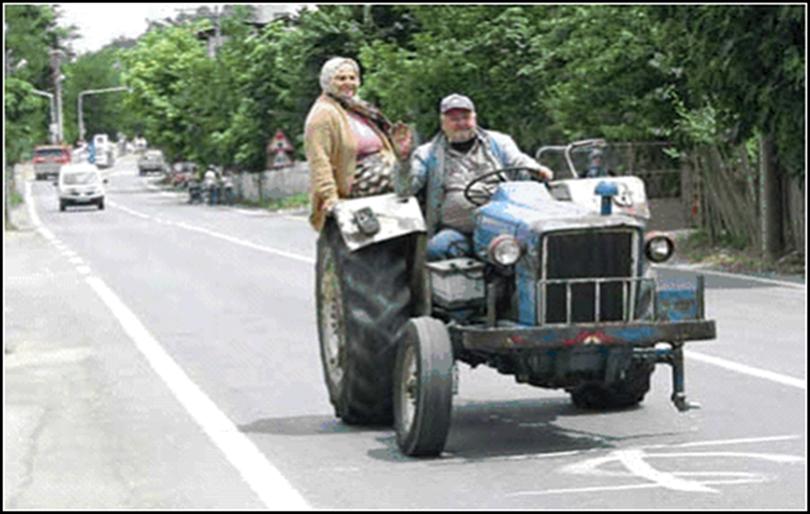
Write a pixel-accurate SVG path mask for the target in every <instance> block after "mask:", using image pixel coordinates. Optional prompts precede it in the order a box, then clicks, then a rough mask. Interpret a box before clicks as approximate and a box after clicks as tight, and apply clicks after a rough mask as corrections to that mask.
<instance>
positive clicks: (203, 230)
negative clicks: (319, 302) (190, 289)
mask: <svg viewBox="0 0 810 514" xmlns="http://www.w3.org/2000/svg"><path fill="white" fill-rule="evenodd" d="M109 204H110V205H111V206H113V207H115V208H118V209H121V210H122V211H124V212H126V213H128V214H132V215H133V216H137V217H139V218H143V219H148V220H152V221H158V220H157V219H155V218H152V217H151V216H147V215H146V214H141V213H140V212H137V211H134V210H132V209H130V208H128V207H124V206H123V205H119V204H117V203H114V202H109ZM158 223H160V222H159V221H158ZM165 224H167V225H172V226H175V227H178V228H182V229H185V230H191V231H193V232H200V233H202V234H205V235H208V236H211V237H216V238H218V239H222V240H224V241H228V242H229V243H233V244H237V245H240V246H244V247H246V248H251V249H253V250H259V251H260V252H265V253H270V254H273V255H279V256H281V257H287V258H288V259H293V260H296V261H300V262H305V263H307V264H315V259H313V258H312V257H307V256H304V255H299V254H297V253H292V252H287V251H284V250H278V249H276V248H270V247H269V246H264V245H260V244H256V243H254V242H252V241H247V240H245V239H239V238H238V237H233V236H229V235H226V234H221V233H219V232H215V231H213V230H209V229H207V228H202V227H197V226H195V225H189V224H188V223H184V222H174V221H166V222H165Z"/></svg>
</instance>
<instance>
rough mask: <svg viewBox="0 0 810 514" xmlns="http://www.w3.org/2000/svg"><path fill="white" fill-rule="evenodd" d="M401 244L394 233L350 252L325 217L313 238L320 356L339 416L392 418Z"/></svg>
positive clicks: (404, 297) (404, 266) (403, 312)
mask: <svg viewBox="0 0 810 514" xmlns="http://www.w3.org/2000/svg"><path fill="white" fill-rule="evenodd" d="M409 246H410V240H409V239H408V238H407V237H401V238H397V239H392V240H388V241H383V242H381V243H377V244H374V245H371V246H367V247H364V248H361V249H359V250H356V251H353V252H351V251H349V249H348V248H347V247H346V245H345V243H344V241H343V236H342V235H341V234H340V231H339V229H338V227H337V224H336V223H335V222H334V220H332V219H330V220H328V221H327V224H326V226H325V227H324V228H323V230H322V232H321V236H320V237H319V239H318V255H317V257H318V258H317V263H316V286H315V289H316V290H315V294H316V301H317V315H318V337H319V340H320V350H321V363H322V365H323V370H324V378H325V381H326V385H327V389H328V390H329V400H330V401H331V403H332V405H333V406H334V408H335V414H336V415H337V416H338V417H340V418H341V419H342V420H343V421H344V422H345V423H348V424H361V425H367V424H371V425H376V424H383V425H390V424H391V423H392V421H393V407H392V376H393V368H394V358H395V355H396V348H397V345H398V342H399V338H400V337H401V332H402V328H403V326H404V325H405V323H406V322H407V321H408V319H409V317H410V310H411V291H410V287H409V286H410V283H409V271H408V270H409V267H408V263H407V259H408V255H409V252H408V251H407V250H408V248H409Z"/></svg>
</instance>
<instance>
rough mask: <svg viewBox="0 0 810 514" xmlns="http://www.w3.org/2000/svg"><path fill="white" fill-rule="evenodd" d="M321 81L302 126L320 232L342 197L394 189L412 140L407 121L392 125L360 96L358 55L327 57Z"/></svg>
mask: <svg viewBox="0 0 810 514" xmlns="http://www.w3.org/2000/svg"><path fill="white" fill-rule="evenodd" d="M320 84H321V90H322V94H321V96H319V97H318V99H317V100H316V101H315V104H314V105H313V106H312V109H310V111H309V115H308V116H307V120H306V125H305V128H304V145H305V147H306V154H307V162H308V163H309V169H310V204H311V212H310V217H309V220H310V223H311V224H312V227H313V228H314V229H315V230H317V231H320V230H321V229H322V228H323V225H324V221H325V219H326V214H327V213H328V212H329V211H330V210H331V209H332V207H334V205H335V204H336V203H337V200H338V199H339V198H360V197H363V196H370V195H377V194H383V193H389V192H392V191H393V190H394V168H395V166H396V164H397V160H398V159H403V160H407V156H408V154H409V152H410V145H411V134H410V131H409V129H408V127H407V126H406V125H404V124H402V123H397V124H395V125H392V124H391V122H390V121H388V119H387V118H386V117H385V116H384V115H383V114H382V113H381V112H380V111H379V109H377V108H376V107H374V106H372V105H371V104H369V103H367V102H364V101H363V100H361V99H359V98H358V97H357V89H358V88H359V87H360V67H359V66H358V65H357V62H356V61H355V60H354V59H349V58H346V57H334V58H332V59H330V60H328V61H326V63H325V64H324V65H323V68H321V76H320Z"/></svg>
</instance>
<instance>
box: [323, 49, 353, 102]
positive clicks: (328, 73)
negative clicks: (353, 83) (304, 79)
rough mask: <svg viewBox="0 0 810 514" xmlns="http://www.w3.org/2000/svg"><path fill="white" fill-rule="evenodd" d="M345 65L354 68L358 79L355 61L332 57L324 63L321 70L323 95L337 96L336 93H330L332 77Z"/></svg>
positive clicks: (347, 58)
mask: <svg viewBox="0 0 810 514" xmlns="http://www.w3.org/2000/svg"><path fill="white" fill-rule="evenodd" d="M345 64H348V65H350V66H351V67H352V68H354V71H355V72H357V76H358V77H360V66H359V65H358V64H357V61H355V60H354V59H351V58H349V57H332V58H331V59H329V60H328V61H326V62H325V63H324V65H323V67H322V68H321V79H320V82H321V91H323V92H324V93H332V94H337V91H332V90H331V89H330V88H331V84H332V77H334V76H335V73H337V70H338V69H339V68H340V67H341V66H343V65H345Z"/></svg>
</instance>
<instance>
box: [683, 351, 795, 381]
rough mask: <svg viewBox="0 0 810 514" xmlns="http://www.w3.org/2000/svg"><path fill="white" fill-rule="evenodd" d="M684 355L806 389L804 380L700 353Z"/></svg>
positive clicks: (685, 353) (685, 352) (691, 352)
mask: <svg viewBox="0 0 810 514" xmlns="http://www.w3.org/2000/svg"><path fill="white" fill-rule="evenodd" d="M683 353H684V355H686V356H687V357H688V358H690V359H695V360H698V361H701V362H705V363H706V364H713V365H714V366H720V367H721V368H725V369H728V370H730V371H736V372H737V373H743V374H745V375H751V376H754V377H758V378H764V379H766V380H770V381H772V382H778V383H780V384H784V385H788V386H791V387H796V388H799V389H806V386H805V381H804V380H803V379H799V378H794V377H790V376H787V375H782V374H780V373H774V372H773V371H768V370H765V369H760V368H755V367H753V366H746V365H745V364H740V363H737V362H734V361H729V360H726V359H721V358H720V357H713V356H711V355H706V354H704V353H698V352H695V351H692V350H684V351H683Z"/></svg>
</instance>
